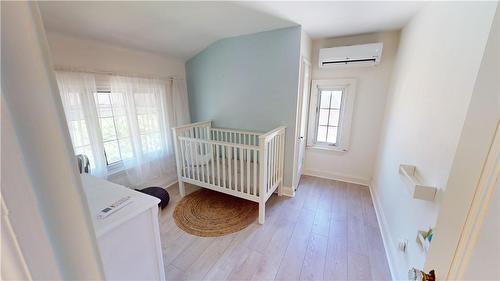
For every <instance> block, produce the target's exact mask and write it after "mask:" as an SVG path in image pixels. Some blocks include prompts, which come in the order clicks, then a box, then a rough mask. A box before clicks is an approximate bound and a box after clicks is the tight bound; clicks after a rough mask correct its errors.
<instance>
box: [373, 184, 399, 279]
mask: <svg viewBox="0 0 500 281" xmlns="http://www.w3.org/2000/svg"><path fill="white" fill-rule="evenodd" d="M368 187H369V188H370V194H371V197H372V202H373V208H374V209H375V215H376V216H377V222H378V227H379V229H380V234H381V235H382V242H383V243H384V250H385V256H386V257H387V263H388V264H389V271H390V272H391V277H392V280H398V278H397V276H396V274H395V271H394V270H395V268H396V265H395V264H394V258H393V256H392V254H391V253H392V252H391V245H395V244H394V240H393V239H392V236H391V233H390V232H389V229H388V228H387V220H386V219H385V215H384V211H383V210H382V207H381V205H380V201H379V198H378V196H377V193H376V192H375V190H374V188H373V182H372V183H370V184H369V186H368Z"/></svg>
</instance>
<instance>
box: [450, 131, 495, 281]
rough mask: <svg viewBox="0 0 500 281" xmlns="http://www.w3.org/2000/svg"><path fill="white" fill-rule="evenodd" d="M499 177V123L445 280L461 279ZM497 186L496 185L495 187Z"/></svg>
mask: <svg viewBox="0 0 500 281" xmlns="http://www.w3.org/2000/svg"><path fill="white" fill-rule="evenodd" d="M499 178H500V123H499V124H497V128H496V133H495V138H494V140H493V143H492V145H491V148H490V151H489V153H488V156H487V159H486V162H485V164H484V167H483V171H482V173H481V177H480V179H479V184H478V185H477V188H476V191H475V193H474V197H473V199H472V203H471V206H470V209H469V212H468V214H467V219H466V221H465V225H464V227H463V229H462V233H461V235H460V240H459V243H458V246H457V249H456V251H455V255H454V256H453V260H452V263H451V267H450V271H449V272H448V276H447V280H461V279H463V274H464V270H465V269H466V268H467V264H468V263H469V259H470V257H471V255H472V252H473V250H474V248H475V245H476V242H477V239H478V237H479V233H480V231H481V226H482V224H483V222H484V219H485V217H486V213H487V211H488V208H489V206H490V204H491V198H492V197H493V191H494V190H495V187H497V184H498V181H499ZM497 188H498V187H497Z"/></svg>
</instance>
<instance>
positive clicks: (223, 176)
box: [221, 145, 227, 188]
mask: <svg viewBox="0 0 500 281" xmlns="http://www.w3.org/2000/svg"><path fill="white" fill-rule="evenodd" d="M221 150H222V155H221V157H222V184H223V185H224V188H226V184H227V183H226V147H225V146H222V145H221Z"/></svg>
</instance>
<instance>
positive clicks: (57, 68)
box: [54, 65, 184, 81]
mask: <svg viewBox="0 0 500 281" xmlns="http://www.w3.org/2000/svg"><path fill="white" fill-rule="evenodd" d="M54 70H55V71H68V72H85V73H92V74H100V75H112V76H129V77H130V76H131V77H139V78H148V79H160V80H166V81H171V80H184V78H181V77H176V76H168V77H162V76H154V75H147V74H138V73H125V72H116V71H106V70H98V69H86V68H78V67H68V66H60V65H57V66H55V67H54Z"/></svg>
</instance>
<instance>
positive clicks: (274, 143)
mask: <svg viewBox="0 0 500 281" xmlns="http://www.w3.org/2000/svg"><path fill="white" fill-rule="evenodd" d="M278 138H279V136H276V138H275V139H274V141H273V152H274V153H273V186H274V184H275V183H276V164H277V163H278V162H277V161H276V160H277V159H278V150H277V149H276V144H277V143H278Z"/></svg>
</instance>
